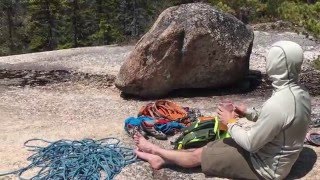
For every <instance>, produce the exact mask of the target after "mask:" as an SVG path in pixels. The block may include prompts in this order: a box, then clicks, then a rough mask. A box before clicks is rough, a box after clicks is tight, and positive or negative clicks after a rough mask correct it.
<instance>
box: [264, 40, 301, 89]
mask: <svg viewBox="0 0 320 180" xmlns="http://www.w3.org/2000/svg"><path fill="white" fill-rule="evenodd" d="M302 60H303V50H302V48H301V46H300V45H299V44H297V43H295V42H292V41H279V42H276V43H274V44H273V45H272V47H271V49H270V50H269V53H268V55H267V74H268V76H269V77H270V79H271V80H272V86H273V87H274V88H275V90H279V89H282V88H284V87H286V86H288V85H290V84H296V83H297V82H298V75H299V73H300V70H301V65H302Z"/></svg>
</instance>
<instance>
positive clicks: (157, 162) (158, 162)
mask: <svg viewBox="0 0 320 180" xmlns="http://www.w3.org/2000/svg"><path fill="white" fill-rule="evenodd" d="M134 152H135V153H136V154H137V156H138V157H139V158H140V159H143V160H145V161H148V163H149V164H150V165H151V167H152V168H153V169H160V168H161V167H162V166H163V165H164V164H165V163H166V162H165V160H164V159H162V158H161V157H160V156H158V155H154V154H150V153H145V152H142V151H139V150H138V149H136V150H135V151H134Z"/></svg>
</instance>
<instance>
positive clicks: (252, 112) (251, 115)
mask: <svg viewBox="0 0 320 180" xmlns="http://www.w3.org/2000/svg"><path fill="white" fill-rule="evenodd" d="M258 116H259V113H258V111H257V110H256V109H255V108H249V109H247V111H246V112H245V117H246V118H247V119H248V120H249V121H257V119H258Z"/></svg>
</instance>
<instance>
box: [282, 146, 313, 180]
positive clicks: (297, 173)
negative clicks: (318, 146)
mask: <svg viewBox="0 0 320 180" xmlns="http://www.w3.org/2000/svg"><path fill="white" fill-rule="evenodd" d="M316 161H317V154H316V152H315V151H314V150H313V149H311V148H309V147H304V148H303V150H302V152H301V153H300V155H299V158H298V160H297V161H296V163H295V164H294V165H293V167H292V169H291V172H290V174H289V176H288V177H287V178H286V179H302V178H303V177H304V176H306V175H307V174H308V173H309V172H310V171H311V170H312V168H313V166H314V164H315V163H316Z"/></svg>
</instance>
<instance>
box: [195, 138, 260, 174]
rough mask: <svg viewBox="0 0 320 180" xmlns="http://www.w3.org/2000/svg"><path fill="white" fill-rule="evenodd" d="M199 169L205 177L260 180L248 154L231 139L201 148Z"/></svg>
mask: <svg viewBox="0 0 320 180" xmlns="http://www.w3.org/2000/svg"><path fill="white" fill-rule="evenodd" d="M201 169H202V171H203V173H204V174H205V175H207V176H215V177H221V178H232V179H262V178H261V177H260V176H259V175H258V174H257V172H256V171H255V170H254V168H253V166H252V164H251V162H250V154H249V152H247V151H246V150H244V149H243V148H242V147H240V146H239V145H238V144H237V143H236V142H235V141H234V140H233V139H231V138H226V139H223V140H217V141H213V142H210V143H208V144H207V145H206V146H205V147H204V148H203V151H202V156H201Z"/></svg>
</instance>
